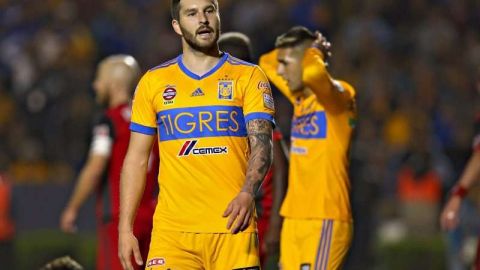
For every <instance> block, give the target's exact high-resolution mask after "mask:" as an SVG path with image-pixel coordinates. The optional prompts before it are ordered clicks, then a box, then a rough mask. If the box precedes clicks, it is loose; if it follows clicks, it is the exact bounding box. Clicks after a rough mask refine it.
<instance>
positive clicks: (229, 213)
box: [223, 191, 255, 234]
mask: <svg viewBox="0 0 480 270" xmlns="http://www.w3.org/2000/svg"><path fill="white" fill-rule="evenodd" d="M254 207H255V205H254V200H253V195H252V194H250V193H248V192H245V191H242V192H240V193H239V194H238V195H237V197H235V199H233V200H232V201H231V202H230V203H229V204H228V206H227V209H226V210H225V212H224V213H223V217H230V218H229V219H228V223H227V229H229V230H230V229H231V232H232V233H234V234H235V233H238V232H241V231H244V230H245V229H247V228H248V225H250V220H251V218H252V214H253V208H254Z"/></svg>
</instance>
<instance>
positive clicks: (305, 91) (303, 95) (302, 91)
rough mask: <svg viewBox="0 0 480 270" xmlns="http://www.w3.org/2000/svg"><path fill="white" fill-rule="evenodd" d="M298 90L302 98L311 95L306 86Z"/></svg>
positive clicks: (311, 92)
mask: <svg viewBox="0 0 480 270" xmlns="http://www.w3.org/2000/svg"><path fill="white" fill-rule="evenodd" d="M299 92H300V96H302V97H303V98H308V97H309V96H311V95H313V91H312V90H311V89H310V88H308V87H304V88H303V90H301V91H299Z"/></svg>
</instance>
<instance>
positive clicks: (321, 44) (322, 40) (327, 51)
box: [312, 31, 332, 63]
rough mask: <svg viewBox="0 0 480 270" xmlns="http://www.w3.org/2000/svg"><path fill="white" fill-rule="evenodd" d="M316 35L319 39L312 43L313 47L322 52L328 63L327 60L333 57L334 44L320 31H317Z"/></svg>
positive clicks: (324, 59)
mask: <svg viewBox="0 0 480 270" xmlns="http://www.w3.org/2000/svg"><path fill="white" fill-rule="evenodd" d="M315 35H316V36H317V39H315V41H314V42H313V43H312V47H314V48H317V49H319V50H320V51H321V52H322V54H323V61H324V62H325V63H326V62H327V60H328V59H329V58H330V57H332V52H331V48H332V44H331V43H330V42H329V41H328V40H327V38H326V37H325V36H323V35H322V33H320V32H319V31H316V32H315Z"/></svg>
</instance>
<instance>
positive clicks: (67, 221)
mask: <svg viewBox="0 0 480 270" xmlns="http://www.w3.org/2000/svg"><path fill="white" fill-rule="evenodd" d="M77 215H78V212H77V211H76V210H75V209H72V208H68V207H67V208H65V210H63V213H62V216H61V217H60V229H61V230H62V231H64V232H66V233H76V232H77V226H76V225H75V222H76V221H77Z"/></svg>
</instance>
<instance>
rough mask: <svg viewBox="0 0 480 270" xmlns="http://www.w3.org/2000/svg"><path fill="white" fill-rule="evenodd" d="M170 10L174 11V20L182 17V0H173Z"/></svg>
mask: <svg viewBox="0 0 480 270" xmlns="http://www.w3.org/2000/svg"><path fill="white" fill-rule="evenodd" d="M170 12H171V13H172V18H173V19H174V20H178V18H179V17H180V0H172V5H171V6H170Z"/></svg>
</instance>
